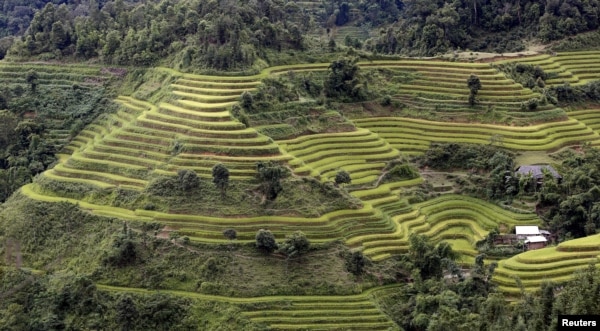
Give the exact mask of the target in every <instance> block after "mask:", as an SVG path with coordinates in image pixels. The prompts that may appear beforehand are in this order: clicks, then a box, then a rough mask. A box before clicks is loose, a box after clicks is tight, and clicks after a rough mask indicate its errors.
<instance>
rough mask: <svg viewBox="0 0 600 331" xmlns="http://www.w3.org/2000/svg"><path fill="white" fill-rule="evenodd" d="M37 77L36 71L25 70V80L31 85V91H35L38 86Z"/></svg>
mask: <svg viewBox="0 0 600 331" xmlns="http://www.w3.org/2000/svg"><path fill="white" fill-rule="evenodd" d="M38 78H39V75H38V73H37V71H35V70H33V69H31V70H29V71H28V72H27V76H26V77H25V80H26V81H27V84H29V86H30V87H31V91H32V92H35V90H36V88H37V86H38Z"/></svg>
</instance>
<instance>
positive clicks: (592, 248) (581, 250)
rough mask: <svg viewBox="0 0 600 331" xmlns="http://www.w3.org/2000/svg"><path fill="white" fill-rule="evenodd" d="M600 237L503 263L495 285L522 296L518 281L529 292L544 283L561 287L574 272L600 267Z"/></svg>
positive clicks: (572, 241) (562, 244) (496, 275)
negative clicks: (593, 266) (556, 284)
mask: <svg viewBox="0 0 600 331" xmlns="http://www.w3.org/2000/svg"><path fill="white" fill-rule="evenodd" d="M599 259H600V235H594V236H589V237H585V238H580V239H575V240H569V241H566V242H563V243H561V244H559V245H558V246H556V247H547V248H544V249H540V250H535V251H529V252H525V253H523V254H519V255H517V256H514V257H512V258H510V259H507V260H504V261H501V262H500V263H499V265H498V268H496V271H495V273H494V281H495V282H496V283H497V284H498V285H499V287H500V289H501V290H502V291H503V292H507V293H513V294H515V293H519V291H520V289H519V287H518V285H517V281H516V279H517V278H518V279H520V282H521V283H522V285H523V287H524V288H525V289H526V290H532V291H535V290H537V289H539V288H540V285H541V284H542V282H544V281H552V282H556V283H561V282H564V281H567V280H569V279H570V278H571V277H572V275H573V272H575V271H576V270H578V269H585V268H587V267H588V266H589V265H590V264H594V265H596V266H597V267H598V266H600V260H599Z"/></svg>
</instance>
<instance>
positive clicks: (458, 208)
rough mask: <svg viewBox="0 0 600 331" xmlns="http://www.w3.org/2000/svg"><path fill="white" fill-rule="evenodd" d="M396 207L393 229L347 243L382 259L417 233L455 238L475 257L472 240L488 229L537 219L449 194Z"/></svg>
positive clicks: (403, 248)
mask: <svg viewBox="0 0 600 331" xmlns="http://www.w3.org/2000/svg"><path fill="white" fill-rule="evenodd" d="M365 194H366V193H365ZM367 201H368V200H367ZM395 210H397V211H400V212H398V213H396V214H393V215H390V216H391V219H392V221H393V223H394V225H395V231H394V232H393V233H389V234H375V235H365V236H358V237H354V238H351V239H349V240H348V244H351V245H357V244H360V245H361V246H362V247H364V250H363V252H364V254H366V255H368V256H370V257H371V258H372V259H373V260H382V259H385V258H387V257H389V256H391V255H392V254H398V253H405V252H406V251H407V250H408V237H409V236H410V234H411V233H419V234H424V235H426V236H427V237H429V238H431V239H432V240H434V241H435V242H439V241H442V240H444V241H450V242H453V241H454V242H456V243H457V245H456V247H455V248H456V249H457V250H458V251H459V252H461V253H462V254H464V255H468V256H471V257H475V255H477V254H478V253H477V251H476V249H475V243H476V242H477V241H479V240H482V239H484V238H485V236H487V233H488V232H489V231H490V230H492V229H494V228H496V227H500V226H504V227H507V228H511V227H514V226H515V225H524V224H538V223H539V219H538V218H537V216H536V215H535V214H515V213H513V212H510V211H507V210H504V209H502V208H500V207H498V206H495V205H492V204H489V203H486V202H484V201H481V200H478V199H474V198H470V197H465V196H459V195H451V194H449V195H443V196H441V197H439V198H435V199H432V200H429V201H427V202H423V203H420V204H416V205H413V206H406V207H405V208H404V209H395ZM465 243H468V245H465Z"/></svg>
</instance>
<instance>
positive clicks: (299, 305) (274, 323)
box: [98, 285, 398, 331]
mask: <svg viewBox="0 0 600 331" xmlns="http://www.w3.org/2000/svg"><path fill="white" fill-rule="evenodd" d="M98 288H99V289H101V290H104V291H113V292H130V293H139V294H148V293H151V292H150V291H148V290H145V289H137V288H124V287H115V286H106V285H99V286H98ZM394 290H395V286H382V287H379V288H375V289H371V290H367V291H364V292H363V293H361V294H357V295H347V296H268V297H253V298H230V297H223V296H216V295H205V294H198V293H191V292H178V291H167V292H168V293H170V294H174V295H178V296H182V297H187V298H190V299H197V300H202V301H214V302H226V303H230V304H234V305H239V307H240V309H241V310H242V315H243V316H245V317H248V318H249V319H250V320H251V321H252V322H255V323H258V324H263V325H265V326H268V327H269V330H373V331H376V330H398V327H397V326H396V325H395V324H394V322H393V321H392V320H391V319H390V317H389V316H387V315H386V314H384V313H383V312H382V311H381V310H380V309H379V307H378V306H377V304H376V300H375V298H374V296H380V295H386V294H389V293H390V292H393V291H394ZM257 303H260V304H261V308H259V309H256V308H254V309H253V308H247V307H248V306H247V304H252V305H254V306H255V305H256V304H257Z"/></svg>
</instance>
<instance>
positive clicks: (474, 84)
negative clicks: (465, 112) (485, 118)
mask: <svg viewBox="0 0 600 331" xmlns="http://www.w3.org/2000/svg"><path fill="white" fill-rule="evenodd" d="M467 87H468V88H469V105H471V106H473V105H475V104H476V103H477V93H478V92H479V90H480V89H481V81H480V80H479V77H477V75H474V74H471V76H469V78H468V79H467Z"/></svg>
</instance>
